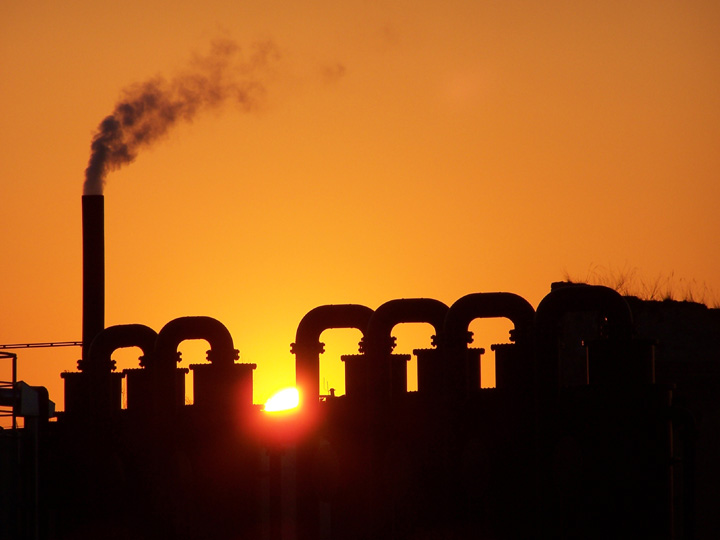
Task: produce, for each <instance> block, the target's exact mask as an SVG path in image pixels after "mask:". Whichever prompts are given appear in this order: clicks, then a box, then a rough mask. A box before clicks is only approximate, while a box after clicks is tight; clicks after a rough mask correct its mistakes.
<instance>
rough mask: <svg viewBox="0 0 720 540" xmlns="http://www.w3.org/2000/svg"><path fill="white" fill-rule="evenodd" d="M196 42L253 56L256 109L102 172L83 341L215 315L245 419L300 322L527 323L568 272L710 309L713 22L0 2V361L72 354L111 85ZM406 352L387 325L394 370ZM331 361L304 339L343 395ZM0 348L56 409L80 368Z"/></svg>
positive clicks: (283, 366)
mask: <svg viewBox="0 0 720 540" xmlns="http://www.w3.org/2000/svg"><path fill="white" fill-rule="evenodd" d="M199 5H200V6H201V7H198V6H199ZM218 38H224V39H231V40H234V41H235V42H237V43H238V44H239V45H240V46H241V47H242V48H243V50H247V51H249V50H251V49H252V47H253V44H256V43H258V42H271V43H273V44H274V46H275V47H276V49H277V51H278V52H279V59H278V60H277V61H276V62H273V63H272V66H271V68H270V69H269V70H266V71H263V72H262V74H261V77H262V80H263V82H264V84H265V90H266V93H265V94H264V96H263V99H262V100H260V102H259V106H258V107H257V108H256V110H253V111H249V112H248V111H244V110H242V109H240V108H238V107H236V106H234V105H232V104H228V105H227V106H226V107H223V108H222V109H220V110H217V111H212V112H209V113H208V114H204V115H200V116H198V117H197V118H196V119H195V121H194V122H192V123H191V124H181V125H178V126H176V128H175V129H173V130H172V131H171V132H170V133H169V134H168V136H167V137H165V138H163V139H162V140H160V141H158V142H157V143H156V144H155V145H153V146H152V147H151V148H148V149H146V150H144V151H142V152H141V153H140V154H139V156H138V158H137V160H136V161H135V162H134V163H133V164H131V165H129V166H127V167H125V168H123V169H121V170H119V171H116V172H113V173H111V174H110V175H109V176H108V179H107V186H106V190H105V195H106V198H105V209H106V287H107V299H106V324H107V325H113V324H124V323H142V324H146V325H149V326H151V327H153V328H154V329H156V330H160V328H162V326H163V325H164V324H166V323H167V322H168V321H170V320H171V319H174V318H176V317H179V316H184V315H208V316H212V317H215V318H217V319H219V320H220V321H221V322H223V323H224V324H225V325H226V326H227V327H228V328H229V330H230V332H231V333H232V335H233V338H234V339H235V344H236V347H237V348H238V349H239V350H240V358H241V360H242V361H245V362H254V363H256V364H257V365H258V368H257V370H256V371H255V400H256V402H261V401H264V400H265V399H266V398H267V397H268V395H269V394H270V393H271V392H272V391H273V390H275V389H277V388H279V387H281V386H284V385H287V384H292V383H293V382H294V357H293V356H292V355H291V354H290V352H289V349H290V343H291V342H292V341H293V340H294V337H295V330H296V328H297V324H298V322H299V321H300V319H301V318H302V317H303V315H304V314H305V313H307V312H308V311H309V310H310V309H312V308H313V307H315V306H318V305H321V304H326V303H350V302H352V303H359V304H364V305H367V306H369V307H371V308H376V307H377V306H378V305H380V304H382V303H383V302H385V301H387V300H390V299H393V298H400V297H417V296H422V297H430V298H436V299H438V300H441V301H443V302H445V303H447V304H451V303H452V302H453V301H455V300H456V299H457V298H459V297H461V296H463V295H465V294H467V293H471V292H488V291H510V292H514V293H517V294H520V295H522V296H524V297H525V298H526V299H527V300H528V301H530V302H531V303H532V304H533V305H534V306H537V304H538V302H539V301H540V300H541V299H542V297H543V296H544V295H545V294H546V293H547V292H548V291H549V287H550V283H551V282H552V281H557V280H561V279H563V278H564V277H565V276H566V275H567V274H570V275H571V276H573V277H575V278H577V279H582V278H585V277H587V276H588V275H601V276H602V275H603V274H604V275H607V274H615V273H623V272H630V273H632V274H633V276H634V277H635V279H636V280H637V282H638V283H640V284H643V283H645V284H649V283H654V282H657V281H658V280H659V279H661V277H669V276H672V280H673V282H674V283H675V289H676V290H677V291H680V292H682V290H683V289H684V288H686V286H688V284H689V285H690V286H692V287H694V290H695V291H696V294H700V295H703V294H705V295H706V296H707V299H708V300H710V301H713V302H716V303H717V302H720V299H719V298H718V291H720V272H719V271H718V268H720V248H718V241H717V238H716V237H717V231H718V225H720V212H718V209H717V207H718V203H719V202H720V187H719V184H718V171H719V170H720V167H719V165H720V152H719V151H718V148H720V144H719V143H720V5H718V3H717V2H713V1H704V2H701V1H686V2H682V3H678V2H664V1H653V2H631V3H628V2H488V1H483V0H473V1H469V0H468V1H462V2H461V1H447V2H418V1H415V2H382V1H379V2H359V1H355V0H349V1H346V2H329V1H322V0H316V1H306V0H298V1H295V2H290V3H288V2H285V1H283V2H279V1H268V0H265V1H263V2H258V1H252V0H250V1H247V2H236V1H216V0H207V1H205V2H202V3H201V4H198V3H197V2H182V1H174V2H161V1H153V0H143V1H142V2H139V1H126V2H122V3H118V4H111V5H108V4H105V3H98V2H90V1H77V2H62V3H56V2H47V1H45V2H5V3H4V4H3V6H2V8H0V117H1V118H2V129H1V130H0V181H1V184H0V185H1V186H2V191H1V193H2V198H1V200H2V202H3V205H2V223H3V225H2V227H3V229H2V230H3V236H2V238H3V243H2V246H3V258H2V262H1V263H0V280H1V281H0V282H1V283H2V291H3V292H2V309H0V343H19V342H40V341H43V342H44V341H64V340H79V339H80V338H81V296H82V294H81V262H82V253H81V234H80V231H81V229H80V225H81V222H80V195H81V191H82V183H83V177H84V170H85V167H86V166H87V161H88V157H89V153H90V142H91V138H92V135H93V133H94V131H95V129H96V127H97V126H98V124H99V122H100V121H101V120H102V119H103V118H104V117H105V116H106V115H108V114H109V113H110V112H111V111H112V110H113V107H114V104H115V102H116V100H117V99H118V97H119V96H120V92H121V91H122V89H124V88H126V87H127V86H129V85H130V84H132V83H137V82H142V81H145V80H147V79H149V78H151V77H153V76H156V75H164V76H166V77H168V78H171V77H173V76H174V74H176V73H178V72H180V71H182V70H183V69H185V68H186V66H187V65H188V64H187V63H188V60H189V59H190V58H192V57H193V55H198V54H200V55H202V54H204V53H206V52H207V51H208V50H209V48H210V44H211V42H213V40H216V39H218ZM697 291H699V293H698V292H697ZM503 324H504V323H503ZM505 326H507V325H505ZM428 328H429V327H428ZM428 328H424V327H420V330H419V331H415V330H412V331H410V330H408V329H407V328H401V329H400V333H399V334H398V335H399V346H398V350H397V352H410V351H411V350H412V349H413V348H417V347H427V346H428V345H429V342H428V337H427V336H429V334H430V331H429V329H428ZM484 328H485V327H484V326H477V328H476V327H475V326H474V327H473V329H475V330H476V337H477V338H478V339H477V343H476V345H479V346H484V347H486V348H488V352H489V345H490V343H491V342H492V341H494V340H495V339H496V338H494V337H491V336H490V334H489V333H483V331H482V330H483V329H484ZM478 329H479V330H478ZM502 330H503V332H504V331H505V330H506V327H502ZM480 334H483V335H480ZM418 336H420V337H418ZM356 338H357V336H355V335H354V334H353V333H352V332H348V331H345V332H339V333H337V336H335V335H331V333H330V332H328V333H326V334H325V335H323V340H324V341H326V343H328V347H327V348H328V353H327V354H326V357H324V358H323V376H324V377H325V378H326V379H327V381H328V383H329V385H330V386H334V387H336V388H338V389H340V391H342V388H343V381H342V364H341V363H340V362H339V360H338V359H337V356H338V355H339V354H345V353H354V352H356V346H355V344H354V341H356ZM191 345H193V346H192V347H189V348H188V349H185V348H183V350H184V351H187V352H185V353H184V357H185V358H186V360H185V365H187V363H189V362H198V361H202V359H203V355H202V353H201V354H200V356H199V357H198V356H193V355H195V354H196V347H195V346H196V345H197V346H199V349H200V351H202V350H204V349H205V348H206V347H205V346H204V345H205V344H204V343H200V344H191ZM183 347H185V345H183ZM193 347H195V348H193ZM18 352H19V358H20V377H21V378H23V379H25V380H26V381H28V382H29V383H30V384H37V385H44V386H47V387H48V388H49V390H50V393H51V398H52V399H54V400H55V401H56V402H57V403H58V405H59V408H62V381H61V379H60V376H59V373H60V372H61V371H63V370H74V369H75V362H76V360H77V359H78V358H79V349H57V350H50V351H47V350H46V351H18ZM129 352H131V353H132V354H131V355H130V358H125V357H122V358H123V359H121V360H120V362H119V363H120V368H124V367H135V365H136V363H137V362H136V360H134V359H133V357H134V356H137V351H129ZM119 358H120V357H119ZM0 369H2V366H0ZM323 386H324V384H323Z"/></svg>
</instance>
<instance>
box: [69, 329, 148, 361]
mask: <svg viewBox="0 0 720 540" xmlns="http://www.w3.org/2000/svg"><path fill="white" fill-rule="evenodd" d="M157 336H158V334H157V332H155V330H153V329H152V328H150V327H149V326H145V325H144V324H118V325H115V326H109V327H108V328H105V329H104V330H102V331H101V332H100V333H99V334H98V335H97V336H96V337H95V339H94V340H93V342H92V344H91V345H90V353H89V356H88V361H86V362H83V365H81V366H80V369H81V370H82V371H100V370H102V371H108V372H110V371H113V370H114V369H115V362H114V361H113V360H112V359H111V356H112V353H114V352H115V351H116V350H117V349H121V348H123V347H139V348H140V349H141V350H142V353H143V356H142V357H141V361H140V365H143V364H144V363H145V360H146V359H148V358H150V356H151V355H152V352H153V349H154V347H155V340H156V339H157Z"/></svg>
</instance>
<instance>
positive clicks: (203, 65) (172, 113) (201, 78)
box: [83, 40, 279, 195]
mask: <svg viewBox="0 0 720 540" xmlns="http://www.w3.org/2000/svg"><path fill="white" fill-rule="evenodd" d="M278 57H279V55H278V51H277V48H276V47H275V46H274V45H273V44H271V43H261V44H256V45H255V46H254V47H253V48H252V49H251V51H250V54H249V55H248V56H247V57H245V56H243V55H242V54H241V51H240V48H239V47H238V46H237V45H236V44H235V43H234V42H231V41H227V40H224V41H217V42H215V43H213V45H212V47H211V50H210V53H209V54H208V55H206V56H197V57H195V58H193V60H192V61H191V62H190V64H189V66H188V68H187V69H186V70H184V71H183V72H181V73H179V74H178V75H176V76H175V77H174V78H172V79H170V80H167V79H165V78H163V77H155V78H153V79H150V80H148V81H145V82H142V83H137V84H133V85H131V86H130V87H128V88H126V89H125V90H123V92H122V95H121V99H120V100H119V102H118V103H117V104H116V105H115V110H114V111H113V112H112V114H111V115H109V116H108V117H106V118H105V119H104V120H103V121H102V122H100V125H99V126H98V130H97V133H96V134H95V136H94V137H93V141H92V145H91V154H90V162H89V163H88V166H87V169H86V170H85V185H84V188H83V192H84V194H85V195H100V194H102V192H103V186H104V183H105V178H106V176H107V174H108V172H110V171H113V170H116V169H119V168H120V167H122V166H123V165H127V164H128V163H131V162H132V161H133V160H134V159H135V157H136V156H137V154H138V152H139V151H140V150H141V149H142V148H144V147H147V146H150V145H151V144H153V143H154V142H155V141H157V140H158V139H159V138H161V137H162V136H163V135H165V134H167V132H168V131H169V130H170V128H172V127H173V126H174V125H175V124H176V123H178V122H190V121H192V120H193V119H194V118H195V116H196V115H198V114H199V113H202V112H204V111H208V110H211V109H216V108H219V107H220V106H222V105H224V104H226V103H228V102H235V103H237V104H238V105H239V106H240V107H241V108H243V109H244V110H248V111H249V110H252V109H253V108H255V107H256V106H257V105H258V104H259V100H261V99H262V97H263V95H264V93H265V86H264V79H265V77H266V76H267V75H268V74H269V73H270V67H271V64H272V63H273V62H274V61H275V60H277V59H278Z"/></svg>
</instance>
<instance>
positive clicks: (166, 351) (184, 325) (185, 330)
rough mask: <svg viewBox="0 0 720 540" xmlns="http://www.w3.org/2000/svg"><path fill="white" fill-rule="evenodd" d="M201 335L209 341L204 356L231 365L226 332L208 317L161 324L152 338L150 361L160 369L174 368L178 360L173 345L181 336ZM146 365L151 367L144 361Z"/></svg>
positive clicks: (231, 351)
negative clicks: (161, 326) (155, 336)
mask: <svg viewBox="0 0 720 540" xmlns="http://www.w3.org/2000/svg"><path fill="white" fill-rule="evenodd" d="M188 339H204V340H205V341H207V342H208V343H209V344H210V350H209V351H208V353H207V358H208V360H210V362H211V363H213V364H216V365H223V366H224V365H232V364H233V363H234V362H235V360H237V359H238V351H237V349H235V346H234V345H233V339H232V336H231V335H230V332H229V331H228V329H227V328H226V327H225V325H224V324H222V323H221V322H220V321H218V320H217V319H213V318H212V317H180V318H177V319H174V320H172V321H170V322H169V323H167V324H166V325H165V326H163V328H162V330H160V332H159V333H158V336H157V340H156V341H155V350H154V358H153V362H152V364H154V363H156V362H157V363H158V367H159V368H160V369H174V368H175V367H176V364H177V361H178V355H177V348H178V346H179V345H180V343H182V342H183V341H185V340H188ZM147 367H151V363H148V366H147Z"/></svg>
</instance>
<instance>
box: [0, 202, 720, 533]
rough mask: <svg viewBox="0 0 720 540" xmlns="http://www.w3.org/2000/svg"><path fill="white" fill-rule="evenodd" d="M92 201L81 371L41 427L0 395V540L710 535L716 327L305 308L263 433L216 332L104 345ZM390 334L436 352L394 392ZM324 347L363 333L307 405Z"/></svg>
mask: <svg viewBox="0 0 720 540" xmlns="http://www.w3.org/2000/svg"><path fill="white" fill-rule="evenodd" d="M102 204H103V203H102V196H97V195H86V196H84V197H83V215H84V230H85V231H86V233H84V250H85V265H84V289H83V290H84V293H83V294H84V301H83V304H84V311H83V317H84V320H83V352H82V359H81V360H80V361H79V362H78V371H77V372H72V373H63V374H62V375H61V376H62V377H63V379H64V384H65V410H64V412H62V413H58V414H57V418H56V419H55V420H54V421H50V420H49V417H50V416H51V409H52V407H51V406H50V403H51V402H50V401H49V397H48V395H47V392H46V391H45V392H44V391H43V389H42V388H37V387H29V386H27V385H24V384H21V383H15V384H13V385H12V387H11V388H8V389H6V390H5V393H0V398H2V400H3V403H4V404H6V405H9V406H10V407H11V408H12V411H13V413H14V414H17V415H20V416H24V419H25V423H24V427H23V428H22V429H9V430H4V431H3V432H0V460H1V461H0V467H1V468H0V538H2V539H6V538H7V539H9V538H13V539H15V538H43V539H45V538H47V539H85V538H88V539H89V538H93V539H95V538H119V539H126V538H127V539H144V538H147V539H161V538H170V539H205V538H208V539H210V538H213V539H216V538H222V539H234V538H238V539H239V538H249V539H267V540H280V539H298V540H303V539H313V540H315V539H331V538H332V539H384V538H387V539H456V538H458V539H465V538H478V539H528V538H566V539H570V538H591V539H592V538H597V539H601V538H602V539H606V538H628V539H630V538H632V539H638V538H662V539H670V538H681V539H685V538H687V539H692V538H709V537H710V535H711V533H712V531H713V530H717V529H715V526H716V525H717V524H716V523H715V522H714V521H713V520H717V517H716V516H714V513H713V508H716V505H717V503H718V502H719V501H720V497H718V491H717V490H718V484H717V480H718V467H717V464H716V461H717V454H716V451H717V449H718V448H717V447H718V442H717V430H716V428H717V421H718V418H720V415H718V406H717V405H716V404H714V401H715V398H714V396H715V395H717V394H716V392H717V389H718V384H719V382H720V369H718V366H719V365H720V362H718V360H720V359H718V351H720V346H718V344H719V342H720V332H718V326H719V324H720V316H718V310H710V309H708V308H706V307H705V306H701V305H698V304H689V303H681V302H670V303H663V302H642V301H639V300H637V299H634V298H625V297H623V296H621V295H620V294H618V293H617V292H615V291H614V290H612V289H609V288H606V287H600V286H590V285H571V284H567V283H558V284H554V286H553V288H552V290H551V291H550V292H549V294H548V295H547V296H546V297H545V298H544V299H543V300H542V301H541V302H540V304H539V305H538V306H537V309H534V308H533V307H532V306H531V305H530V304H529V303H528V302H527V301H526V300H524V299H523V298H522V297H520V296H518V295H516V294H513V293H507V292H493V293H472V294H468V295H467V296H464V297H462V298H460V299H459V300H457V301H456V302H455V303H453V304H452V305H451V306H447V305H445V304H443V303H442V302H439V301H437V300H433V299H427V298H412V299H395V300H389V301H388V302H386V303H384V304H382V305H380V306H379V307H377V308H376V309H374V310H373V309H371V308H369V307H365V306H361V305H324V306H319V307H316V308H314V309H312V310H310V311H309V312H308V313H307V315H306V316H305V317H304V318H303V319H302V320H301V321H300V322H299V325H298V329H297V335H296V337H295V342H294V343H293V344H292V352H293V354H294V355H295V358H296V379H297V386H298V388H299V390H300V394H301V396H302V403H301V407H300V408H299V409H298V410H297V411H294V412H291V413H287V414H285V415H269V414H267V413H265V412H264V411H262V410H261V407H259V406H257V405H254V404H253V403H252V390H253V370H254V369H255V367H256V366H255V365H254V364H245V363H241V362H239V361H238V351H237V350H236V349H235V344H234V342H233V339H232V337H231V335H230V333H229V332H228V330H227V329H226V328H225V326H224V325H223V324H222V323H221V322H219V321H217V320H216V319H213V318H210V317H182V318H179V319H175V320H172V321H170V322H169V323H168V324H166V325H165V326H164V327H163V328H162V329H160V330H159V331H158V332H156V331H155V330H153V329H151V328H148V327H147V326H144V325H139V324H131V325H122V326H112V327H109V328H105V327H104V315H103V313H104V291H103V289H104V285H103V281H104V277H103V263H102V259H103V256H102V251H103V233H102V220H103V217H102ZM686 312H687V313H690V312H692V313H691V315H688V314H687V313H686ZM495 317H502V318H507V319H509V320H510V321H512V323H513V325H514V328H513V330H512V331H511V333H510V336H509V341H508V343H503V344H498V345H494V346H493V347H492V351H491V352H492V353H494V360H495V367H496V381H497V383H496V388H481V385H480V369H479V366H480V359H481V357H482V355H483V354H486V351H485V350H483V349H478V348H471V347H469V343H471V342H472V337H471V334H470V333H469V331H468V329H469V326H470V323H471V322H472V321H473V320H475V319H478V318H495ZM682 321H685V322H686V324H687V328H681V329H680V330H679V331H678V328H679V325H680V324H681V322H682ZM407 322H423V323H429V324H430V325H432V326H433V328H434V334H435V335H434V339H433V343H432V346H431V347H430V348H426V349H418V350H415V351H414V354H415V355H416V356H417V370H418V390H417V391H416V392H408V391H407V361H408V360H409V358H410V356H409V355H400V354H394V353H393V349H394V339H393V337H392V329H393V328H394V327H395V326H396V325H397V324H401V323H407ZM336 328H355V329H358V330H360V331H361V333H362V336H363V337H362V340H361V342H360V344H359V351H358V352H357V353H356V354H347V355H344V356H343V357H342V360H343V361H344V365H345V378H346V379H345V383H346V393H345V395H342V396H335V395H320V384H319V379H320V372H319V365H320V354H321V353H322V352H323V344H322V342H321V340H320V338H321V335H322V333H323V332H325V331H326V330H331V329H336ZM700 329H707V330H706V331H705V332H706V333H705V334H703V335H700V334H699V332H701V330H700ZM686 330H687V332H686ZM188 339H203V340H206V341H207V342H208V343H209V344H210V350H209V351H208V353H207V355H208V356H207V357H208V360H209V362H210V363H205V364H197V365H191V366H189V367H180V366H179V365H178V362H179V360H180V357H179V354H178V346H179V344H180V343H181V342H182V341H184V340H188ZM682 340H684V341H685V343H684V344H683V343H682ZM131 346H134V347H139V348H140V349H141V350H142V356H141V357H140V359H139V360H140V361H139V367H138V368H137V369H128V370H125V371H123V372H117V371H116V370H115V363H114V361H113V360H112V354H113V352H114V351H115V350H117V349H119V348H123V347H131ZM695 346H697V347H703V349H702V350H701V351H700V350H695V349H694V348H693V347H695ZM708 350H710V351H711V353H710V354H714V356H710V355H708V353H707V351H708ZM656 352H657V354H656ZM8 356H9V357H10V356H14V355H8ZM188 369H191V370H193V385H194V388H193V389H194V395H195V402H194V404H192V405H186V404H185V402H184V396H185V375H186V374H187V373H188ZM123 378H125V381H126V387H127V406H126V408H123V407H122V404H121V401H122V400H121V388H122V380H123Z"/></svg>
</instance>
